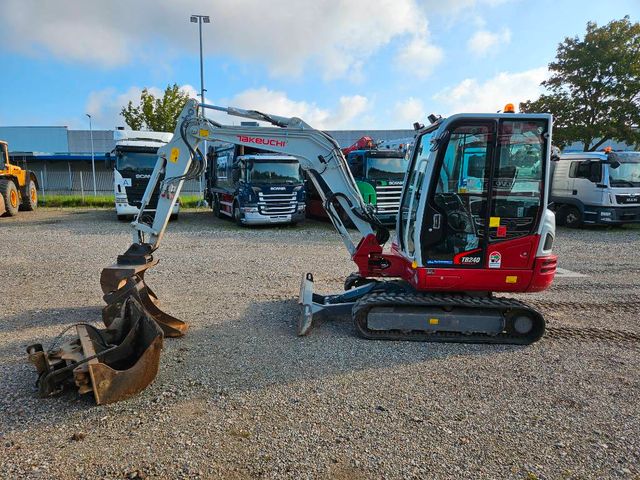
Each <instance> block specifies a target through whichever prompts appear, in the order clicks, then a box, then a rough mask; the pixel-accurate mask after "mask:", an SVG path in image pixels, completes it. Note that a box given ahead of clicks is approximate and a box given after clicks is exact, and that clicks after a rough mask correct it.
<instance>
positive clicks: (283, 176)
mask: <svg viewBox="0 0 640 480" xmlns="http://www.w3.org/2000/svg"><path fill="white" fill-rule="evenodd" d="M207 156H208V162H207V173H206V185H207V187H206V189H205V199H206V200H207V201H208V202H209V205H211V208H212V209H213V212H214V214H215V215H216V216H217V217H219V218H231V219H233V220H234V221H235V222H236V223H237V224H238V225H269V224H294V225H295V224H296V223H298V222H301V221H303V220H304V216H305V189H304V183H303V180H302V174H301V170H300V165H299V163H298V160H297V159H296V158H295V157H291V156H288V155H282V154H274V153H266V152H264V151H260V150H257V149H251V148H248V147H242V146H235V145H228V144H220V145H217V146H212V147H210V148H209V152H208V155H207Z"/></svg>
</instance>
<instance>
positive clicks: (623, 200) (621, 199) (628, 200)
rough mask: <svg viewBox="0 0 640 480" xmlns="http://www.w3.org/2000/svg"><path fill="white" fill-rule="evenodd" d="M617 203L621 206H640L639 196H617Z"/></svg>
mask: <svg viewBox="0 0 640 480" xmlns="http://www.w3.org/2000/svg"><path fill="white" fill-rule="evenodd" d="M616 201H617V202H618V203H619V204H620V205H640V196H639V195H616Z"/></svg>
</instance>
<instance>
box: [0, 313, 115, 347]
mask: <svg viewBox="0 0 640 480" xmlns="http://www.w3.org/2000/svg"><path fill="white" fill-rule="evenodd" d="M102 307H103V305H96V306H93V307H68V308H51V309H47V308H44V309H39V310H28V311H26V312H24V313H22V314H20V315H15V316H11V317H6V318H3V319H2V320H1V321H0V334H1V333H6V332H12V331H19V330H24V329H25V328H49V327H54V326H56V325H59V326H60V331H62V330H63V329H64V328H65V327H66V326H67V325H71V324H73V323H78V322H87V323H92V322H99V323H100V324H102ZM41 340H45V339H41ZM38 342H41V341H40V340H39V341H38ZM32 343H34V342H32ZM0 344H1V343H0ZM2 353H3V352H2V350H1V349H0V354H2Z"/></svg>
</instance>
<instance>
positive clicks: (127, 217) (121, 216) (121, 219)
mask: <svg viewBox="0 0 640 480" xmlns="http://www.w3.org/2000/svg"><path fill="white" fill-rule="evenodd" d="M127 220H129V215H118V221H120V222H126V221H127Z"/></svg>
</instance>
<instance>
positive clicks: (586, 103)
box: [520, 16, 640, 151]
mask: <svg viewBox="0 0 640 480" xmlns="http://www.w3.org/2000/svg"><path fill="white" fill-rule="evenodd" d="M549 70H550V72H551V77H550V78H549V79H548V80H546V81H544V82H542V86H544V87H546V89H547V90H548V93H546V94H544V95H541V96H540V98H538V99H537V100H534V101H531V100H529V101H526V102H524V103H521V104H520V110H521V111H523V112H531V113H534V112H549V113H552V114H553V115H554V135H553V137H554V143H555V144H557V145H558V146H559V147H563V146H565V145H567V144H569V143H572V142H576V141H577V142H581V143H583V144H584V150H585V151H595V150H597V149H598V148H599V147H600V146H602V145H603V144H604V143H605V142H606V141H608V140H617V141H621V142H626V143H628V144H632V145H633V144H639V143H640V130H639V129H638V127H639V126H640V23H631V21H630V20H629V17H628V16H626V17H624V18H623V19H621V20H613V21H611V22H609V23H608V24H606V25H604V26H602V27H598V25H597V24H596V23H594V22H589V23H587V32H586V34H585V36H584V39H580V38H579V37H577V36H576V37H573V38H569V37H567V38H565V39H564V41H563V42H562V43H561V44H560V45H559V46H558V51H557V55H556V59H555V61H553V62H552V63H550V64H549Z"/></svg>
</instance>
